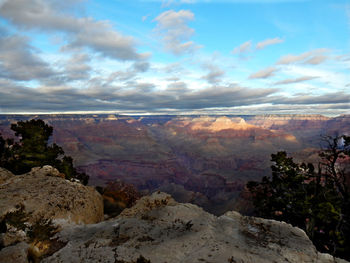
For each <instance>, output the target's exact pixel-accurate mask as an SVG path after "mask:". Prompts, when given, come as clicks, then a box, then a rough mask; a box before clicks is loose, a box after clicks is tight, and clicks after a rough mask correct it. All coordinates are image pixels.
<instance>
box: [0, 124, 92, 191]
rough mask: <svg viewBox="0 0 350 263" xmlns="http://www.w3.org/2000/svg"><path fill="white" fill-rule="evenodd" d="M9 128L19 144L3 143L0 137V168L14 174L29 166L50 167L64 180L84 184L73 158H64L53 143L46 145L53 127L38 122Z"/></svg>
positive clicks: (9, 141) (85, 179)
mask: <svg viewBox="0 0 350 263" xmlns="http://www.w3.org/2000/svg"><path fill="white" fill-rule="evenodd" d="M11 129H12V130H13V131H14V132H15V135H16V136H17V137H18V138H19V142H14V141H13V140H10V139H7V140H4V139H3V138H2V137H1V136H0V165H1V166H3V167H4V168H6V169H8V170H10V171H11V172H13V173H14V174H23V173H26V172H29V171H30V170H31V168H33V167H38V166H39V167H41V166H44V165H51V166H53V167H55V168H57V169H58V170H59V171H60V172H61V173H64V174H65V176H66V179H72V178H75V179H78V180H79V181H81V182H82V183H83V184H87V183H88V179H89V177H88V176H87V175H86V174H85V173H78V172H77V170H76V169H75V168H74V166H73V159H72V158H71V157H69V156H65V155H64V151H63V149H62V148H61V147H60V146H58V145H57V144H55V143H53V144H52V145H49V144H48V141H49V139H50V137H51V136H52V132H53V128H52V127H51V126H49V125H47V124H45V122H44V121H42V120H40V119H39V120H34V119H33V120H30V121H25V122H24V121H19V122H17V124H12V125H11Z"/></svg>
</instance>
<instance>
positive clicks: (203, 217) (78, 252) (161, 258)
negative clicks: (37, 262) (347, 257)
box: [43, 193, 346, 263]
mask: <svg viewBox="0 0 350 263" xmlns="http://www.w3.org/2000/svg"><path fill="white" fill-rule="evenodd" d="M57 238H58V240H59V241H60V242H62V243H64V244H65V246H64V247H63V248H62V249H60V250H58V251H57V252H56V253H54V254H53V255H52V256H50V257H47V258H45V259H44V260H43V262H45V263H58V262H60V263H65V262H67V263H68V262H76V263H78V262H121V263H122V262H136V261H137V259H138V258H139V257H140V256H141V255H142V256H143V257H144V258H146V259H148V260H150V262H152V263H163V262H168V263H178V262H182V263H187V262H188V263H194V262H217V263H223V262H241V263H248V262H249V263H251V262H259V263H265V262H266V263H267V262H295V263H302V262H317V263H321V262H322V263H326V262H327V263H328V262H329V263H331V262H332V263H334V262H346V261H344V260H340V259H335V258H332V257H331V256H330V255H327V254H321V253H318V252H317V251H316V250H315V248H314V246H313V245H312V243H311V241H310V240H309V239H308V238H307V236H306V234H305V233H304V232H303V231H302V230H300V229H298V228H295V227H292V226H291V225H288V224H286V223H283V222H277V221H274V220H264V219H261V218H254V217H244V216H241V215H240V214H239V213H237V212H227V213H226V214H225V215H222V216H220V217H216V216H214V215H211V214H209V213H207V212H205V211H203V210H202V209H201V208H199V207H197V206H195V205H191V204H180V203H177V202H175V201H174V200H173V199H172V198H171V197H170V196H169V195H167V194H164V193H154V194H153V195H152V196H147V197H143V198H142V199H140V200H139V201H138V202H137V203H136V205H135V206H133V207H132V208H130V209H126V210H124V211H123V213H122V214H121V215H120V216H118V217H117V218H116V219H113V220H110V221H105V222H101V223H99V224H93V225H87V226H72V227H67V228H65V229H64V230H63V231H61V232H60V233H58V234H57Z"/></svg>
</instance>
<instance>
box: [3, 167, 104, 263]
mask: <svg viewBox="0 0 350 263" xmlns="http://www.w3.org/2000/svg"><path fill="white" fill-rule="evenodd" d="M0 179H1V180H0V262H1V263H2V262H6V263H12V262H13V263H17V262H27V259H28V258H32V259H33V260H34V261H35V262H38V260H40V259H41V258H42V257H43V256H46V255H49V254H52V253H53V252H55V251H56V250H57V249H59V248H61V247H62V246H63V245H64V244H62V243H59V242H56V241H55V240H53V239H51V237H52V236H53V235H54V234H55V233H57V232H58V231H59V230H60V229H62V227H64V226H67V225H74V224H91V223H98V222H100V221H101V220H102V219H103V201H102V197H101V195H100V194H99V193H97V192H96V190H95V189H94V188H92V187H87V186H84V185H82V184H80V183H78V182H70V181H68V180H65V179H64V175H63V174H61V173H59V172H58V170H57V169H55V168H53V167H51V166H44V167H42V168H33V169H32V171H31V172H29V173H26V174H23V175H13V174H12V173H10V172H9V171H7V170H5V169H2V168H1V169H0ZM1 248H2V249H1Z"/></svg>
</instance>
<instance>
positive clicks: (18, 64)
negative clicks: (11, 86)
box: [0, 32, 56, 81]
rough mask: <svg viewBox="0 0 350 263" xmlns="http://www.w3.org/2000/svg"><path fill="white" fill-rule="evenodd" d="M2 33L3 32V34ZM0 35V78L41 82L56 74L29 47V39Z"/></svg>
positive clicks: (33, 49) (32, 48) (35, 51)
mask: <svg viewBox="0 0 350 263" xmlns="http://www.w3.org/2000/svg"><path fill="white" fill-rule="evenodd" d="M3 33H4V32H3ZM3 33H0V77H3V78H9V79H13V80H18V81H29V80H43V79H47V78H50V77H53V76H54V75H55V74H56V73H55V72H54V71H53V70H52V69H51V68H50V65H49V64H47V63H46V62H44V61H43V60H42V59H41V58H40V57H39V56H38V55H37V54H36V53H37V50H35V48H34V47H32V46H31V45H29V43H28V41H29V39H28V38H26V37H22V36H19V35H13V36H6V35H5V34H3Z"/></svg>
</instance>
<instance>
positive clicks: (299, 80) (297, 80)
mask: <svg viewBox="0 0 350 263" xmlns="http://www.w3.org/2000/svg"><path fill="white" fill-rule="evenodd" d="M317 78H319V77H313V76H304V77H300V78H295V79H284V80H281V81H277V82H275V83H274V85H286V84H294V83H298V82H303V81H307V80H312V79H317Z"/></svg>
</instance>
